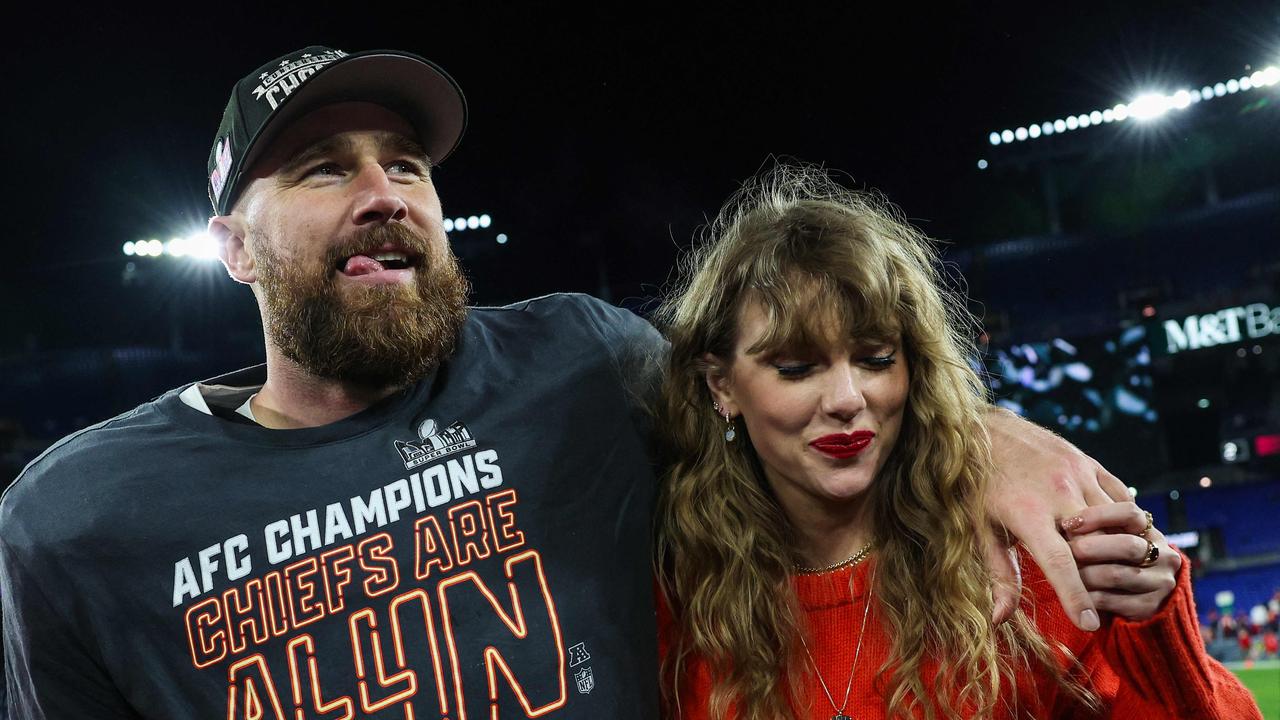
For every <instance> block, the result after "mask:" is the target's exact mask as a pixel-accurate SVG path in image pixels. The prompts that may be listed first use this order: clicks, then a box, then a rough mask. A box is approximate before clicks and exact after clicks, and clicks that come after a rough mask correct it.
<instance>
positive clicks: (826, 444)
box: [809, 430, 876, 460]
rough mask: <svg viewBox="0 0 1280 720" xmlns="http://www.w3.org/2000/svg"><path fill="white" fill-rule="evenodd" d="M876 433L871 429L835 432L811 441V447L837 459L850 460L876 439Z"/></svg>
mask: <svg viewBox="0 0 1280 720" xmlns="http://www.w3.org/2000/svg"><path fill="white" fill-rule="evenodd" d="M875 436H876V434H875V433H873V432H871V431H870V430H855V431H854V432H851V433H835V434H833V435H823V436H822V437H820V438H818V439H816V440H814V441H812V442H810V443H809V447H811V448H813V449H814V450H817V451H818V452H820V453H822V454H823V455H826V456H828V457H832V458H835V459H837V460H848V459H849V458H852V457H857V456H858V455H860V454H861V453H862V451H863V450H866V449H867V446H868V445H870V444H871V441H872V440H873V439H875Z"/></svg>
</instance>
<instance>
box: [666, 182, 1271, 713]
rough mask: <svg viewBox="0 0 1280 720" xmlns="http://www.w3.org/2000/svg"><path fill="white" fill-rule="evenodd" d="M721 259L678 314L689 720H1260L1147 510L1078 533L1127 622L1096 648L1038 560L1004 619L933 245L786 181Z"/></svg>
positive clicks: (980, 460) (670, 648)
mask: <svg viewBox="0 0 1280 720" xmlns="http://www.w3.org/2000/svg"><path fill="white" fill-rule="evenodd" d="M710 237H711V242H710V243H709V244H707V245H706V246H705V247H703V248H702V249H701V250H700V251H699V252H698V253H697V255H696V257H695V258H694V259H693V261H692V262H691V263H689V265H688V276H687V278H686V279H685V280H684V282H683V285H682V286H681V291H680V292H679V293H678V295H677V296H676V297H675V298H674V299H673V300H671V301H670V302H669V303H668V304H667V305H666V306H665V307H664V308H663V311H662V313H661V319H662V321H663V324H664V325H665V330H666V331H667V333H668V337H669V338H670V340H671V343H672V351H671V358H670V367H669V376H668V378H667V382H666V385H665V387H664V390H663V398H662V405H661V412H662V414H663V417H662V418H661V420H660V422H659V426H660V427H663V428H664V434H665V440H666V443H667V451H668V452H669V455H670V456H669V458H668V460H669V462H670V470H669V472H668V474H667V476H666V478H665V482H664V488H663V491H662V496H661V500H660V503H661V504H660V507H659V516H658V517H659V521H658V564H659V577H660V584H661V587H662V590H663V594H664V597H665V601H666V603H665V604H666V610H665V611H664V615H665V617H664V621H663V642H662V645H663V650H664V660H663V666H664V688H665V690H666V692H665V693H664V695H665V697H666V701H667V707H668V710H669V714H670V715H671V716H672V717H679V718H686V719H696V718H705V717H713V718H720V717H726V716H731V717H739V718H747V719H756V718H761V719H763V718H769V719H773V718H779V717H800V718H809V717H812V718H836V719H843V718H847V717H856V718H858V719H859V720H865V719H868V718H881V717H916V716H922V717H928V718H934V717H945V718H959V717H984V718H985V717H992V718H995V717H1027V716H1030V717H1076V716H1077V714H1080V713H1084V714H1086V715H1085V716H1091V715H1090V714H1091V713H1094V712H1097V713H1098V714H1100V715H1101V716H1116V717H1122V716H1123V717H1128V716H1130V715H1131V714H1133V713H1136V712H1140V711H1147V712H1149V713H1150V714H1148V715H1147V716H1146V717H1196V718H1212V717H1231V718H1240V717H1256V716H1257V711H1256V707H1255V706H1253V704H1252V700H1251V699H1250V697H1249V695H1248V692H1247V691H1246V690H1244V688H1243V687H1242V686H1241V685H1240V684H1239V682H1238V681H1236V680H1235V678H1234V677H1232V676H1231V675H1230V674H1229V673H1227V672H1226V670H1225V669H1223V668H1222V667H1221V666H1220V665H1217V664H1216V663H1214V662H1213V661H1212V660H1210V659H1209V658H1208V657H1207V656H1206V655H1205V654H1204V652H1203V647H1202V646H1201V644H1200V643H1199V642H1198V641H1197V638H1198V632H1197V624H1196V621H1195V616H1194V608H1193V606H1192V603H1191V596H1190V589H1189V585H1188V579H1187V572H1186V569H1185V568H1184V567H1181V558H1180V556H1179V555H1178V554H1177V553H1176V551H1174V550H1173V549H1172V548H1170V547H1169V546H1168V545H1167V544H1166V543H1165V540H1164V537H1163V536H1162V535H1161V534H1160V533H1159V531H1158V530H1156V529H1154V528H1152V527H1151V526H1150V521H1149V518H1150V516H1149V515H1145V514H1144V513H1142V511H1140V510H1138V509H1137V508H1136V506H1134V505H1133V504H1132V503H1119V504H1115V505H1106V506H1100V507H1095V508H1090V509H1089V510H1087V511H1085V513H1083V514H1082V515H1081V516H1080V517H1077V518H1073V519H1072V520H1071V521H1068V522H1067V523H1064V525H1066V526H1067V527H1066V528H1065V529H1064V530H1065V531H1067V532H1069V533H1073V534H1074V535H1075V536H1074V539H1072V541H1071V545H1072V548H1073V552H1074V554H1075V556H1076V559H1077V561H1078V562H1079V563H1080V564H1081V565H1082V566H1084V567H1082V572H1081V574H1082V577H1083V578H1084V579H1085V581H1086V584H1087V585H1088V586H1089V587H1090V589H1091V590H1093V591H1094V592H1093V598H1094V600H1095V603H1096V604H1097V605H1098V607H1099V608H1100V609H1102V610H1108V611H1111V613H1116V614H1119V615H1121V616H1123V617H1124V618H1128V619H1123V618H1114V619H1112V620H1111V621H1110V623H1109V624H1108V625H1106V626H1104V627H1103V629H1102V630H1100V631H1099V632H1097V633H1092V634H1090V633H1084V632H1081V631H1079V630H1077V629H1076V628H1075V627H1073V626H1072V624H1071V623H1070V622H1069V621H1068V620H1067V618H1066V616H1065V615H1064V614H1063V612H1062V610H1061V607H1060V606H1059V605H1058V603H1057V601H1056V600H1055V599H1054V597H1053V595H1052V593H1051V591H1050V590H1049V589H1048V587H1047V584H1046V583H1045V582H1044V581H1043V575H1042V573H1041V572H1040V571H1039V569H1038V568H1037V567H1036V566H1035V565H1034V564H1033V563H1031V561H1030V559H1029V558H1028V557H1023V558H1022V560H1023V564H1024V567H1025V568H1026V572H1025V579H1024V585H1025V588H1026V592H1025V593H1024V595H1025V597H1024V599H1023V601H1022V604H1021V607H1020V608H1019V610H1018V611H1017V612H1016V613H1015V615H1014V617H1013V619H1012V620H1011V621H1009V622H1007V623H1004V624H1001V625H996V624H994V623H993V622H992V621H991V619H990V618H991V616H992V612H991V610H992V594H991V590H992V588H991V582H990V579H989V578H990V573H989V571H988V568H987V567H986V564H985V562H984V559H983V553H982V550H981V548H982V547H983V543H984V542H986V541H987V540H988V538H987V535H988V534H989V532H990V531H989V530H988V529H987V528H988V524H987V522H986V521H985V519H984V514H983V511H982V507H983V499H984V498H983V495H984V491H985V488H986V486H987V482H988V475H989V467H990V461H989V451H988V439H987V437H986V434H985V432H984V431H983V425H982V422H981V418H982V414H983V413H984V412H986V411H987V404H986V401H985V399H984V398H985V394H984V390H983V387H982V384H981V382H980V380H979V378H978V377H977V375H976V374H975V373H974V371H973V370H972V369H971V367H970V365H969V362H968V361H969V358H970V357H972V353H973V347H972V345H971V342H970V340H969V338H970V337H971V336H972V335H973V332H972V324H971V321H970V320H969V319H968V316H967V315H966V314H965V311H964V309H963V306H962V305H961V304H960V302H959V300H958V299H957V297H956V296H954V295H952V294H950V293H948V292H947V291H946V290H945V289H944V283H943V279H942V277H941V276H940V275H939V272H938V269H937V266H938V263H937V258H936V255H935V253H934V250H933V248H932V246H931V244H930V242H929V241H928V239H927V238H925V237H924V236H922V235H921V234H920V233H918V232H917V231H916V230H914V229H913V228H911V227H910V226H908V225H907V224H906V223H905V222H903V221H902V220H901V219H900V218H899V216H898V214H897V213H896V211H894V210H893V209H891V208H890V207H889V206H887V205H886V204H885V203H883V202H882V201H880V200H879V199H877V198H876V197H874V196H871V195H867V194H862V193H854V192H850V191H847V190H845V189H843V188H841V187H840V186H839V185H838V184H836V183H835V182H833V181H832V180H831V179H830V178H829V177H828V176H827V175H826V174H825V173H824V172H822V171H820V170H817V169H814V168H810V167H797V166H786V165H784V166H781V167H779V168H777V169H776V170H774V171H773V172H771V173H769V174H768V175H767V176H765V177H763V178H762V179H758V180H756V181H754V182H752V183H749V184H748V185H747V187H745V188H744V189H743V190H742V191H741V192H740V193H739V194H738V195H737V196H735V198H734V199H732V200H731V201H730V202H729V204H728V205H727V206H726V208H725V209H724V210H723V211H722V213H721V215H720V217H719V219H718V220H717V221H716V223H715V224H714V225H713V226H712V228H711V231H710ZM1175 578H1176V581H1177V582H1176V587H1175ZM1251 713H1252V714H1251Z"/></svg>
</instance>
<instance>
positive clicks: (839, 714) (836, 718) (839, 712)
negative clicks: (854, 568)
mask: <svg viewBox="0 0 1280 720" xmlns="http://www.w3.org/2000/svg"><path fill="white" fill-rule="evenodd" d="M870 549H871V546H870V545H868V546H867V547H865V548H863V549H862V550H861V551H859V553H858V556H860V557H858V561H857V562H861V561H862V560H863V558H865V557H866V556H867V554H868V552H869V551H870ZM857 562H854V563H850V564H852V565H856V564H857ZM843 564H844V563H841V565H843ZM875 577H876V569H875V568H871V577H870V578H869V579H868V580H867V599H866V605H865V606H864V607H863V609H862V627H861V628H859V629H858V646H857V648H856V649H854V651H853V666H852V667H850V668H849V682H848V683H847V684H846V685H845V687H844V701H843V702H841V703H840V704H839V705H836V699H835V697H834V696H832V694H831V689H830V688H828V687H827V681H826V680H825V679H824V678H823V677H822V671H821V670H819V669H818V663H817V662H815V661H814V659H813V653H811V652H809V643H807V642H805V639H804V635H801V636H800V645H801V646H802V647H803V648H804V654H805V656H806V657H808V658H809V664H810V665H812V666H813V672H814V674H815V675H817V676H818V682H819V683H821V684H822V692H824V693H826V694H827V701H828V702H830V703H831V709H832V710H835V711H836V714H835V715H832V716H831V720H853V718H851V717H850V716H848V715H846V714H845V712H844V711H845V708H847V707H849V692H850V691H851V690H852V689H853V672H854V670H857V669H858V656H859V655H861V654H862V638H863V637H864V636H865V634H866V630H867V613H868V612H869V611H870V610H871V584H872V583H873V582H874V581H875ZM849 599H850V600H851V601H852V600H853V573H852V572H851V573H849Z"/></svg>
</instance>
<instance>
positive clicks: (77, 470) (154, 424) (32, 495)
mask: <svg viewBox="0 0 1280 720" xmlns="http://www.w3.org/2000/svg"><path fill="white" fill-rule="evenodd" d="M177 392H178V390H171V391H169V392H167V393H165V394H164V395H161V396H159V397H157V398H155V399H152V400H150V401H148V402H145V403H142V404H141V405H138V406H137V407H135V408H133V409H132V410H129V411H127V412H123V413H121V414H119V415H117V416H115V417H113V418H110V419H107V420H103V421H102V422H99V423H97V424H95V425H90V426H89V427H86V428H83V429H81V430H77V431H75V432H73V433H71V434H70V435H67V436H66V437H63V438H62V439H60V440H58V441H57V442H55V443H53V444H52V445H50V446H49V447H48V448H47V449H46V450H45V451H44V452H43V453H41V454H40V455H38V456H37V457H36V458H35V459H34V460H32V461H31V462H30V463H28V464H27V466H26V467H25V468H23V470H22V472H21V473H19V474H18V477H17V478H16V479H15V480H14V481H13V483H12V484H11V485H10V486H9V488H8V489H7V490H5V492H4V496H3V498H0V529H2V528H3V525H4V524H5V523H6V522H8V521H9V520H10V518H11V516H12V515H14V514H23V513H36V512H38V508H40V507H43V506H44V505H46V504H47V503H48V502H49V501H51V500H57V501H58V502H59V503H62V502H65V501H67V500H73V501H74V500H75V499H86V500H87V499H88V497H89V496H91V495H93V493H90V492H88V490H89V489H90V488H91V487H92V485H93V484H94V479H95V478H98V479H100V478H101V477H102V474H103V471H104V468H112V467H120V466H121V464H122V463H140V462H148V461H149V460H147V459H144V458H143V457H142V453H143V451H144V446H145V445H146V444H147V442H148V438H150V437H156V436H158V434H162V433H163V432H164V431H165V429H166V428H168V427H171V426H172V422H171V420H170V419H169V418H168V416H167V415H166V414H165V413H164V412H163V411H162V410H161V409H160V404H161V403H162V402H165V401H168V400H169V399H170V398H171V396H176V394H177Z"/></svg>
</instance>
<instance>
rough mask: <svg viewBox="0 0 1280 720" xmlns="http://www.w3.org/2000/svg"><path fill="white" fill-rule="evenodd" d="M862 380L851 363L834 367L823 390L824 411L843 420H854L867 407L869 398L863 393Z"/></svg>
mask: <svg viewBox="0 0 1280 720" xmlns="http://www.w3.org/2000/svg"><path fill="white" fill-rule="evenodd" d="M862 380H863V378H862V376H861V374H860V373H859V372H858V369H857V368H856V367H854V366H853V365H851V364H842V365H839V366H837V367H834V368H832V369H831V371H830V372H829V373H828V374H827V385H826V387H825V388H824V390H823V395H822V409H823V411H824V412H826V413H827V414H828V415H831V416H832V417H835V418H838V419H840V421H841V422H847V421H849V420H852V419H853V418H854V417H855V416H857V414H858V413H860V412H862V411H863V409H865V408H866V407H867V399H866V397H865V396H863V394H862Z"/></svg>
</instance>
